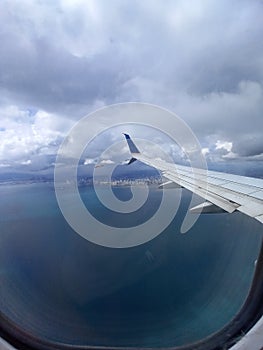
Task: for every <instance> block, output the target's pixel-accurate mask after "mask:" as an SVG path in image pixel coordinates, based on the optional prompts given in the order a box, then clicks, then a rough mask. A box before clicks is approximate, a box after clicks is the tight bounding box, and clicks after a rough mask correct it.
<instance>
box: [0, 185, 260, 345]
mask: <svg viewBox="0 0 263 350" xmlns="http://www.w3.org/2000/svg"><path fill="white" fill-rule="evenodd" d="M114 191H115V194H116V195H117V196H118V197H119V198H121V199H123V200H127V199H128V198H130V194H131V193H130V189H129V188H128V187H119V188H117V187H116V188H114ZM174 191H175V190H172V191H171V199H170V200H171V205H173V204H174V198H175V196H174V194H175V192H174ZM80 193H81V196H82V199H83V201H84V202H85V204H86V205H87V207H88V208H89V209H90V210H91V211H92V213H93V215H95V216H96V217H97V218H98V219H99V220H102V221H104V222H105V223H107V224H115V225H116V226H118V227H125V226H128V225H129V224H130V222H134V221H136V220H137V221H136V222H138V223H140V222H142V221H144V220H145V218H148V217H150V216H151V215H153V214H154V212H155V210H156V209H157V208H158V204H159V202H160V198H161V196H160V193H161V192H160V191H159V190H158V189H157V188H156V187H154V186H152V187H151V189H150V197H149V198H150V200H148V201H147V202H146V204H145V206H144V208H143V210H142V211H138V213H136V215H135V214H133V215H129V216H128V217H127V216H119V215H114V214H113V213H110V215H109V213H108V212H107V210H106V209H105V208H104V207H102V206H101V204H100V203H99V202H98V200H97V198H96V196H95V193H94V191H93V189H92V188H91V187H83V188H80ZM172 193H173V194H172ZM0 195H1V202H0V213H1V217H0V278H1V289H0V293H1V294H0V306H1V310H2V312H4V313H5V315H6V316H8V317H9V318H10V319H11V320H13V321H14V322H16V323H17V324H19V325H20V326H21V327H22V328H23V329H24V330H26V331H28V332H30V333H32V334H34V335H37V336H38V337H41V338H44V339H50V340H53V341H58V342H65V343H74V344H91V345H116V346H149V347H150V346H157V347H160V346H175V345H182V344H188V343H191V342H194V341H196V340H200V339H202V338H204V337H206V336H208V335H210V334H212V333H214V332H216V331H217V330H219V329H221V328H222V327H223V326H224V325H226V324H227V323H228V322H229V321H230V320H231V319H232V318H233V317H234V315H235V314H236V313H237V312H238V310H239V309H240V307H241V306H242V304H243V302H244V301H245V298H246V295H247V293H248V290H249V286H250V283H251V280H252V277H253V272H254V269H255V260H256V259H257V255H258V253H259V249H260V243H261V235H262V227H261V225H260V224H259V223H257V222H256V221H254V220H252V219H249V218H246V217H245V216H243V215H242V214H240V213H235V214H232V215H228V214H220V215H203V216H201V217H200V218H199V220H198V222H197V223H196V225H195V226H194V227H193V228H192V229H191V230H190V231H189V232H188V233H187V234H185V235H182V234H180V233H179V227H180V223H181V222H182V218H183V216H184V215H185V210H186V208H187V204H188V202H189V194H188V193H187V192H186V191H185V192H184V196H183V200H182V203H181V206H180V209H179V212H178V213H177V215H176V217H175V219H174V220H173V222H172V223H171V224H170V225H169V226H168V228H167V229H166V230H165V231H164V232H163V233H162V234H161V235H159V236H158V237H157V238H155V239H154V240H152V241H150V242H148V243H146V244H143V245H141V246H138V247H134V248H127V249H110V248H105V247H101V246H97V245H95V244H92V243H90V242H88V241H86V240H84V239H83V238H81V237H80V236H79V235H77V234H76V233H75V232H74V231H73V230H72V229H71V228H70V227H69V226H68V224H67V223H66V222H65V220H64V218H63V216H62V215H61V213H60V210H59V208H58V206H57V202H56V198H55V194H54V189H53V187H52V186H51V185H49V184H32V185H9V186H1V187H0ZM73 210H74V208H73ZM87 230H89V227H88V224H87Z"/></svg>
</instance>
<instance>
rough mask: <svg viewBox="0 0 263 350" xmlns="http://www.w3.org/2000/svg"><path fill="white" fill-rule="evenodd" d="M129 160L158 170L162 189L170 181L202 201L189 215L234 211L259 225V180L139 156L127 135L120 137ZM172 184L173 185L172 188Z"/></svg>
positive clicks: (262, 210)
mask: <svg viewBox="0 0 263 350" xmlns="http://www.w3.org/2000/svg"><path fill="white" fill-rule="evenodd" d="M124 136H125V138H126V141H127V143H128V146H129V149H130V152H131V154H132V159H131V160H130V162H129V164H130V163H132V162H133V161H135V160H139V161H141V162H142V163H145V164H147V165H150V166H152V167H154V168H156V169H158V170H160V171H161V173H162V175H163V176H164V177H165V178H166V179H167V180H168V181H166V182H165V183H163V184H162V185H161V186H162V188H165V187H167V188H168V187H170V186H171V183H172V182H173V183H174V184H176V185H177V186H180V187H183V188H186V189H188V190H190V191H191V192H193V193H196V194H197V195H199V196H200V197H202V198H204V199H205V202H204V203H202V204H200V205H198V206H196V207H194V208H192V209H190V211H192V212H202V213H212V212H220V211H225V212H228V213H233V212H234V211H236V210H238V211H240V212H241V213H244V214H246V215H248V216H250V217H252V218H254V219H256V220H258V221H259V222H261V223H263V180H262V179H257V178H252V177H245V176H239V175H232V174H226V173H222V172H217V171H210V170H202V169H193V168H190V167H187V166H182V165H177V164H172V163H168V162H165V161H163V160H157V159H152V158H149V157H146V156H145V155H143V154H142V153H141V152H140V151H139V150H138V148H137V146H136V145H135V144H134V142H133V141H132V139H131V138H130V136H129V135H128V134H124ZM176 185H175V186H176Z"/></svg>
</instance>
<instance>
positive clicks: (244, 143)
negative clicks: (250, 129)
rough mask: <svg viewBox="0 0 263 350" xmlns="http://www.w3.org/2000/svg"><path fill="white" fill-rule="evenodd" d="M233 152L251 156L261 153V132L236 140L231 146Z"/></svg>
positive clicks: (262, 149) (262, 143) (262, 147)
mask: <svg viewBox="0 0 263 350" xmlns="http://www.w3.org/2000/svg"><path fill="white" fill-rule="evenodd" d="M232 150H233V152H235V153H237V154H238V155H240V156H241V157H253V156H259V155H263V142H262V133H259V134H258V135H250V136H249V137H244V138H243V139H241V140H240V139H239V140H237V141H236V142H235V143H234V145H233V148H232Z"/></svg>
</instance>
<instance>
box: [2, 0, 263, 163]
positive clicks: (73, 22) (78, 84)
mask: <svg viewBox="0 0 263 350" xmlns="http://www.w3.org/2000/svg"><path fill="white" fill-rule="evenodd" d="M262 9H263V4H262V2H261V1H253V2H252V1H249V0H234V1H231V2H229V1H227V0H222V1H220V2H219V1H216V0H212V1H210V0H209V1H208V0H197V1H193V0H190V1H187V2H185V1H183V0H177V1H171V0H168V1H166V3H165V6H164V5H163V3H162V2H161V1H156V2H154V3H153V2H152V1H149V0H146V1H143V2H139V1H134V2H132V3H131V2H125V3H123V1H121V0H116V1H115V2H114V6H112V4H111V3H110V2H105V1H100V0H98V1H94V0H92V1H91V0H90V1H85V0H77V1H70V0H64V1H56V0H55V1H52V2H50V1H46V2H37V1H36V2H31V1H23V2H20V1H18V0H14V1H11V2H10V1H8V0H4V1H2V2H1V4H0V20H1V28H2V30H1V33H0V39H1V55H0V113H1V119H0V137H1V144H0V162H1V164H9V163H11V162H12V161H13V162H16V161H19V162H26V161H27V160H30V159H31V158H32V157H33V156H37V155H39V156H42V158H41V159H42V160H43V161H44V159H45V162H46V161H47V159H49V158H48V157H47V156H49V155H51V154H55V153H56V151H57V148H58V145H59V144H60V142H61V140H62V139H63V137H64V136H65V134H66V132H67V131H68V130H69V129H70V127H71V126H72V125H73V123H74V121H77V120H79V119H80V118H81V117H82V116H84V115H86V114H87V113H89V112H91V111H94V110H95V109H96V108H98V107H102V106H105V105H107V104H111V103H116V102H127V101H142V102H148V103H154V104H159V105H160V106H162V107H165V108H168V109H171V110H172V111H174V112H176V113H178V115H179V116H181V117H182V118H183V119H184V120H185V121H186V122H187V123H188V124H189V126H190V127H191V128H192V129H193V131H194V132H195V133H196V135H197V136H198V138H199V140H200V142H201V144H202V148H203V150H204V153H205V154H206V156H207V157H211V156H212V154H214V155H215V156H216V157H218V159H219V158H221V159H227V158H231V157H232V158H234V157H241V158H242V157H243V158H244V159H247V158H249V157H257V156H260V155H261V154H262V148H263V147H262V145H263V140H262V128H263V119H262V111H263V48H262V45H260V44H259V43H260V42H261V36H262V32H263V11H262ZM138 133H139V134H140V131H138ZM218 140H221V141H222V142H225V143H226V144H227V143H228V144H230V143H231V144H232V149H231V150H230V151H229V150H228V149H227V148H225V147H221V148H217V144H216V143H217V141H218ZM157 141H158V140H157ZM112 142H116V135H114V133H111V132H109V133H108V136H107V137H105V138H104V140H103V142H102V141H101V140H97V141H96V140H94V142H93V145H91V146H90V147H89V154H87V155H85V154H84V155H83V159H85V158H87V159H88V158H89V159H95V158H96V157H97V156H98V154H101V153H103V150H105V148H107V147H109V145H110V144H111V143H112ZM158 142H159V143H160V144H162V146H163V147H164V148H166V150H167V151H168V153H169V154H170V155H172V156H173V157H175V158H176V157H181V158H182V157H184V154H183V150H178V149H172V148H171V147H170V146H169V145H168V143H167V142H166V141H164V140H159V141H158ZM231 152H232V153H231ZM120 153H121V154H122V155H125V154H126V153H127V149H126V148H123V149H122V150H119V154H120ZM39 159H40V158H39ZM50 159H51V158H50ZM106 159H111V160H112V161H116V160H115V159H114V156H113V152H112V154H111V155H110V156H109V157H108V158H106ZM35 162H36V160H35ZM32 164H33V161H32Z"/></svg>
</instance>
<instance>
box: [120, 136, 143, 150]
mask: <svg viewBox="0 0 263 350" xmlns="http://www.w3.org/2000/svg"><path fill="white" fill-rule="evenodd" d="M123 135H124V136H125V138H126V141H127V143H128V146H129V149H130V152H131V153H132V154H133V153H140V151H139V150H138V148H137V147H136V146H135V144H134V142H133V141H132V139H131V138H130V135H128V134H123Z"/></svg>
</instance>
